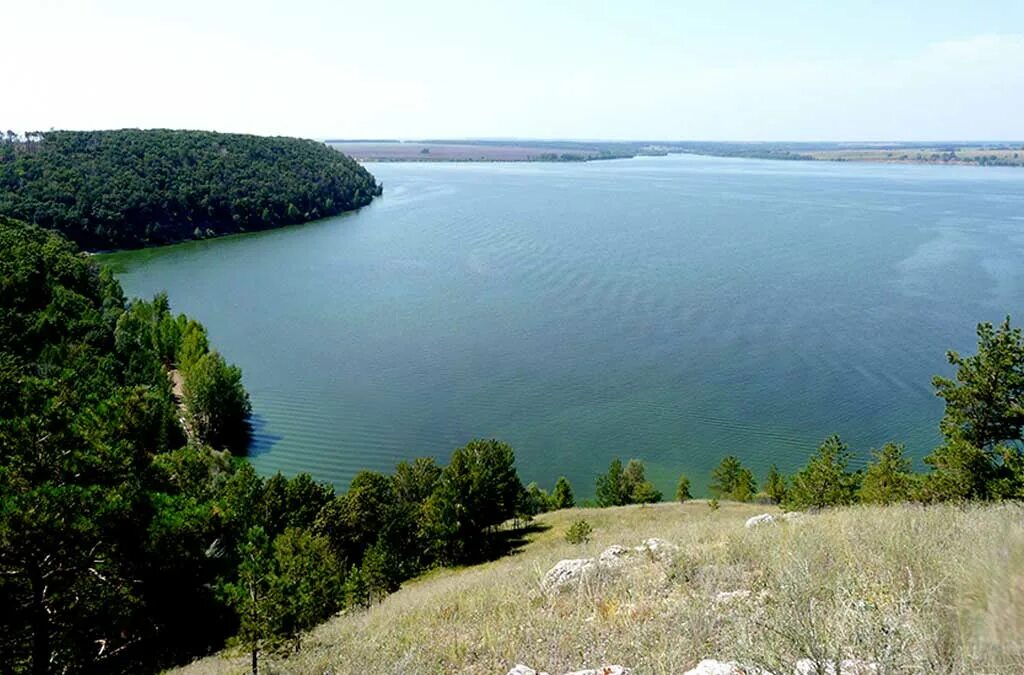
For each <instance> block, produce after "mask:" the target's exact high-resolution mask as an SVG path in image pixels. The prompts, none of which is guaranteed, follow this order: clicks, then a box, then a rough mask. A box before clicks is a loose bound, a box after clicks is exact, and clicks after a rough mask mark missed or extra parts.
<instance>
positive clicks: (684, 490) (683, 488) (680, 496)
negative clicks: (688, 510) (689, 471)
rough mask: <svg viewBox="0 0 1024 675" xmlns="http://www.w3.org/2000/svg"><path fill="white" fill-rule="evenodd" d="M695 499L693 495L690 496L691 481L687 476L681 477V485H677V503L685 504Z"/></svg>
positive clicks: (682, 475)
mask: <svg viewBox="0 0 1024 675" xmlns="http://www.w3.org/2000/svg"><path fill="white" fill-rule="evenodd" d="M690 499H693V495H692V494H690V479H689V478H688V477H687V476H686V474H685V473H684V474H681V475H680V476H679V483H678V484H677V485H676V501H679V502H685V501H687V500H690Z"/></svg>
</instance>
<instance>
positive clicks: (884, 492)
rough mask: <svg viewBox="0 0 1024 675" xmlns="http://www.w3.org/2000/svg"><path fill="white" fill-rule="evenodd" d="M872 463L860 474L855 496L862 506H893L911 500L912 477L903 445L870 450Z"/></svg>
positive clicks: (912, 495) (913, 484)
mask: <svg viewBox="0 0 1024 675" xmlns="http://www.w3.org/2000/svg"><path fill="white" fill-rule="evenodd" d="M871 454H872V461H871V462H870V463H869V464H868V467H867V470H866V471H865V472H864V479H863V480H862V481H861V485H860V490H859V492H858V497H859V498H860V501H862V502H864V503H866V504H893V503H897V502H906V501H910V500H911V499H913V497H914V489H915V482H914V474H913V472H912V471H911V465H910V460H909V459H908V458H907V456H906V455H905V454H904V451H903V446H902V445H898V444H895V443H886V444H885V445H883V446H882V448H881V450H872V451H871Z"/></svg>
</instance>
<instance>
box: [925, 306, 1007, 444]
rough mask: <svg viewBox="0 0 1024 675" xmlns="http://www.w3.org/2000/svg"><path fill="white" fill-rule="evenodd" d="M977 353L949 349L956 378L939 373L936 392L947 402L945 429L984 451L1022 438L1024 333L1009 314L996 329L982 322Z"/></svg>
mask: <svg viewBox="0 0 1024 675" xmlns="http://www.w3.org/2000/svg"><path fill="white" fill-rule="evenodd" d="M977 332H978V353H977V354H975V355H973V356H967V357H963V356H961V355H960V354H958V353H957V352H954V351H951V352H948V353H947V355H946V356H947V358H948V360H949V363H950V364H951V365H953V366H956V368H957V372H956V379H955V380H951V379H948V378H945V377H939V376H936V377H935V378H934V379H933V380H932V383H933V384H934V386H935V389H936V395H937V396H939V397H941V398H942V399H944V400H945V402H946V412H945V415H944V416H943V418H942V422H941V425H940V426H941V429H942V433H943V436H945V437H946V438H947V439H952V438H959V439H963V440H964V441H967V442H968V443H970V444H972V445H974V446H975V447H978V448H981V449H982V450H992V449H993V448H994V447H995V446H996V445H998V444H1000V443H1003V442H1007V441H1010V442H1015V441H1018V440H1020V439H1021V427H1022V425H1024V335H1022V333H1021V330H1020V329H1019V328H1012V327H1011V326H1010V319H1009V317H1007V318H1006V320H1005V321H1003V323H1002V324H1000V325H999V327H998V328H994V327H993V326H992V324H991V323H981V324H978V331H977Z"/></svg>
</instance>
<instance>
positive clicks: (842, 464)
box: [596, 317, 1024, 510]
mask: <svg viewBox="0 0 1024 675" xmlns="http://www.w3.org/2000/svg"><path fill="white" fill-rule="evenodd" d="M977 335H978V351H977V353H976V354H973V355H970V356H962V355H961V354H959V353H957V352H953V351H951V352H948V353H947V359H948V361H949V363H950V364H951V365H953V366H955V367H956V375H955V377H954V378H952V379H951V378H946V377H940V376H936V377H935V378H933V380H932V384H933V386H934V387H935V392H936V395H937V396H939V397H940V398H942V399H943V400H944V401H945V412H944V414H943V417H942V420H941V422H940V423H939V429H940V431H941V433H942V439H943V440H942V443H941V444H940V445H939V446H938V447H936V448H935V449H934V450H933V451H932V452H931V453H930V454H929V455H927V456H926V457H925V458H924V462H925V464H926V465H927V466H928V471H926V472H924V473H919V472H915V471H914V469H913V463H912V462H911V460H910V458H909V457H908V456H907V454H906V450H905V448H904V446H903V445H901V444H898V443H886V444H885V445H883V446H882V447H881V448H878V449H872V450H871V451H870V453H869V454H870V457H871V459H870V460H869V462H868V463H867V466H866V467H865V468H864V469H858V470H852V469H851V468H850V460H851V453H850V449H849V446H847V444H846V443H844V442H843V441H842V440H841V439H840V438H839V436H835V435H833V436H830V437H829V438H827V439H825V441H824V442H823V443H822V444H821V445H820V446H819V447H818V449H817V451H816V452H815V453H814V454H813V455H812V456H811V457H810V459H809V460H808V462H807V464H806V465H804V466H803V467H802V468H800V469H799V470H798V471H796V472H795V473H793V474H792V475H789V476H786V475H784V474H782V473H781V472H780V471H779V469H778V467H777V466H775V465H772V466H771V467H770V468H769V470H768V473H767V474H766V475H765V477H764V481H763V483H762V484H761V489H760V490H758V483H757V480H756V479H755V477H754V473H753V471H751V470H750V469H749V468H748V467H746V466H744V465H743V463H742V461H741V460H740V459H739V458H738V457H736V456H734V455H730V456H728V457H725V458H724V459H722V461H721V462H720V463H719V464H718V466H717V467H715V469H714V471H712V474H711V481H710V484H709V488H708V489H709V492H710V493H711V496H712V498H713V499H714V500H718V499H729V500H733V501H739V502H749V501H757V502H761V503H772V504H779V505H781V506H782V507H783V508H786V509H794V510H795V509H820V508H825V507H829V506H843V505H850V504H857V503H863V504H894V503H899V502H920V503H934V502H941V501H967V500H982V501H987V500H1003V499H1021V498H1024V453H1022V447H1024V445H1022V444H1024V438H1022V435H1021V430H1022V427H1024V334H1022V332H1021V329H1020V328H1014V327H1013V326H1012V325H1011V323H1010V319H1009V317H1007V318H1006V320H1004V321H1003V322H1002V323H1000V324H999V325H998V326H996V325H993V324H991V323H981V324H979V325H978V327H977ZM690 485H691V483H690V478H689V477H688V476H687V475H685V474H683V475H681V476H680V477H679V482H678V485H677V489H676V495H675V496H676V499H678V500H679V501H686V500H688V499H691V498H692V494H691V489H690ZM596 492H597V505H598V506H618V505H622V504H641V503H648V502H654V501H660V499H661V495H660V493H658V492H657V491H656V490H654V488H653V486H651V485H650V484H649V483H648V482H646V481H645V479H644V467H643V464H642V463H641V462H640V461H639V460H636V459H633V460H630V462H629V464H628V465H627V466H626V469H625V470H624V469H623V467H622V463H621V461H620V460H618V459H615V460H613V461H612V463H611V465H610V467H609V469H608V472H607V473H605V474H602V475H601V476H599V477H598V479H597V484H596Z"/></svg>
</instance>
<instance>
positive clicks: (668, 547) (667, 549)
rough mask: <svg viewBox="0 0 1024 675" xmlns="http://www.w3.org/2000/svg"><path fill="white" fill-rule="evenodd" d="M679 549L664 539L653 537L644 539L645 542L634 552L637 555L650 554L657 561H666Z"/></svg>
mask: <svg viewBox="0 0 1024 675" xmlns="http://www.w3.org/2000/svg"><path fill="white" fill-rule="evenodd" d="M678 548H679V547H678V546H676V545H675V544H672V543H669V542H667V541H665V540H664V539H658V538H656V537H652V538H650V539H644V540H643V542H641V544H640V545H639V546H637V547H636V548H635V549H634V550H635V551H636V552H637V553H649V554H650V555H652V556H654V558H655V559H657V560H665V559H666V558H669V557H670V556H671V555H672V553H674V552H675V551H677V550H678Z"/></svg>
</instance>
